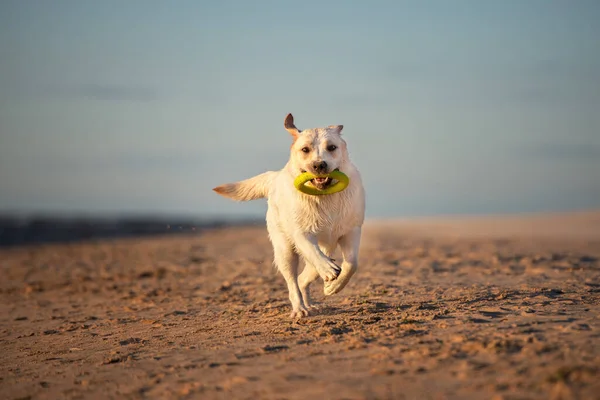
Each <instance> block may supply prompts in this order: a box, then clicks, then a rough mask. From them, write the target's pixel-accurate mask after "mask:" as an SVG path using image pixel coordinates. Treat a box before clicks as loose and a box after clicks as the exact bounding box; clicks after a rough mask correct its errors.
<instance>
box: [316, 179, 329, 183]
mask: <svg viewBox="0 0 600 400" xmlns="http://www.w3.org/2000/svg"><path fill="white" fill-rule="evenodd" d="M326 180H327V178H315V181H316V182H317V183H325V181H326Z"/></svg>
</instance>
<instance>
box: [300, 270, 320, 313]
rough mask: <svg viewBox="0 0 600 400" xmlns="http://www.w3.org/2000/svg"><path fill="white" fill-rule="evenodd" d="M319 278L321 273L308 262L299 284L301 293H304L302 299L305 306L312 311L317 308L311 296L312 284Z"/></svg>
mask: <svg viewBox="0 0 600 400" xmlns="http://www.w3.org/2000/svg"><path fill="white" fill-rule="evenodd" d="M318 277H319V273H318V272H317V270H316V269H315V267H313V266H312V264H310V263H308V262H306V264H305V265H304V270H303V271H302V273H301V274H300V276H299V277H298V284H299V285H300V292H301V293H302V299H303V300H304V305H305V306H306V307H307V308H309V309H311V308H315V305H314V304H313V302H312V299H311V296H310V284H311V283H312V282H314V281H316V280H317V278H318Z"/></svg>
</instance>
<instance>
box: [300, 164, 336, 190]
mask: <svg viewBox="0 0 600 400" xmlns="http://www.w3.org/2000/svg"><path fill="white" fill-rule="evenodd" d="M335 171H339V169H338V168H336V169H335ZM302 172H306V171H304V170H302ZM309 182H310V184H311V185H312V186H314V187H316V188H317V189H319V190H325V189H327V188H328V187H329V186H331V185H333V184H334V183H335V182H337V181H336V180H335V179H331V178H329V177H327V176H326V177H317V178H313V179H311V180H310V181H309Z"/></svg>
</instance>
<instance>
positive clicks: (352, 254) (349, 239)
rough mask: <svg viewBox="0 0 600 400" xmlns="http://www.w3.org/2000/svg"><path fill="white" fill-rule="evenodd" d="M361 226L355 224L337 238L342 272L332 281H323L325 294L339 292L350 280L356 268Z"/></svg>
mask: <svg viewBox="0 0 600 400" xmlns="http://www.w3.org/2000/svg"><path fill="white" fill-rule="evenodd" d="M361 231H362V229H361V227H360V226H357V227H355V228H353V229H352V230H351V231H350V232H348V233H347V234H345V235H344V236H342V237H341V238H340V240H339V243H340V248H341V250H342V256H343V258H344V260H343V262H342V272H341V273H340V275H339V276H338V278H337V279H336V280H334V281H329V282H325V286H324V288H323V292H324V293H325V295H326V296H330V295H332V294H336V293H339V292H340V291H341V290H342V289H343V288H344V287H345V286H346V285H347V284H348V282H350V278H352V275H354V273H355V272H356V269H357V268H358V248H359V247H360V235H361Z"/></svg>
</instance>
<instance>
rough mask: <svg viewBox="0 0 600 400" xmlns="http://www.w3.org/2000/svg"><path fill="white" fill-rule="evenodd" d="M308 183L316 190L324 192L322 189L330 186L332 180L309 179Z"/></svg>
mask: <svg viewBox="0 0 600 400" xmlns="http://www.w3.org/2000/svg"><path fill="white" fill-rule="evenodd" d="M310 182H311V183H312V184H313V186H314V187H316V188H317V189H319V190H324V189H327V188H328V187H329V186H330V185H331V183H332V182H333V179H331V178H327V177H326V178H314V179H311V180H310Z"/></svg>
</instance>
